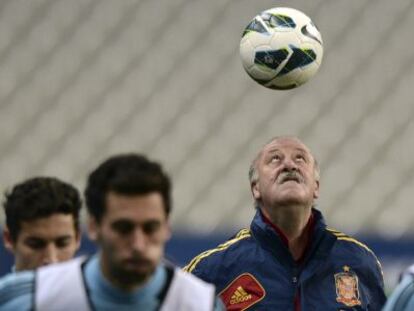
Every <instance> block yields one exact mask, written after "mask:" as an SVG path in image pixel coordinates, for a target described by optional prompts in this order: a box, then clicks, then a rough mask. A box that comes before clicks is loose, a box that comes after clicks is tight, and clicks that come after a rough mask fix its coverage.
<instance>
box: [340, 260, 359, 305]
mask: <svg viewBox="0 0 414 311" xmlns="http://www.w3.org/2000/svg"><path fill="white" fill-rule="evenodd" d="M343 269H344V272H340V273H337V274H335V286H336V301H338V302H341V303H343V304H344V305H346V306H348V307H353V306H358V305H361V300H360V299H359V287H358V277H357V275H356V274H355V273H354V272H352V271H350V268H349V267H348V266H344V267H343Z"/></svg>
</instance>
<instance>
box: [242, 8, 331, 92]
mask: <svg viewBox="0 0 414 311" xmlns="http://www.w3.org/2000/svg"><path fill="white" fill-rule="evenodd" d="M322 56H323V43H322V37H321V34H320V33H319V31H318V29H317V28H316V26H315V25H314V24H313V22H312V21H311V19H310V18H309V17H308V16H307V15H305V14H304V13H302V12H301V11H298V10H295V9H292V8H282V7H277V8H272V9H269V10H266V11H263V12H261V13H260V14H259V15H257V16H256V17H255V18H254V19H253V20H252V21H251V22H250V23H249V24H248V25H247V27H246V28H245V30H244V32H243V35H242V39H241V41H240V57H241V59H242V63H243V67H244V69H245V70H246V72H247V73H248V74H249V76H250V77H252V78H253V80H255V81H256V82H258V83H260V84H261V85H263V86H265V87H268V88H271V89H276V90H287V89H292V88H295V87H297V86H299V85H301V84H303V83H305V82H306V81H308V80H309V79H310V78H311V77H312V76H313V75H314V74H315V73H316V72H317V71H318V69H319V66H320V65H321V61H322Z"/></svg>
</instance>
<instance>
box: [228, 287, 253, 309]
mask: <svg viewBox="0 0 414 311" xmlns="http://www.w3.org/2000/svg"><path fill="white" fill-rule="evenodd" d="M250 299H252V295H251V294H248V293H246V291H245V290H244V288H243V287H241V286H239V287H237V288H236V290H235V291H234V294H233V295H232V296H231V298H230V304H231V305H234V304H236V303H241V302H245V301H248V300H250Z"/></svg>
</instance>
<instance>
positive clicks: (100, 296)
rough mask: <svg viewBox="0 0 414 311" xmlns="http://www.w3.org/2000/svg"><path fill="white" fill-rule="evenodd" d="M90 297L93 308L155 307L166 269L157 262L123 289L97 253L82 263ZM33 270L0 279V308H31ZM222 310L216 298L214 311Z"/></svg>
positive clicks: (149, 310)
mask: <svg viewBox="0 0 414 311" xmlns="http://www.w3.org/2000/svg"><path fill="white" fill-rule="evenodd" d="M84 276H85V282H86V286H87V288H88V292H89V297H90V301H91V303H92V305H93V307H94V309H95V310H96V311H109V310H121V311H126V310H133V309H135V310H146V311H155V310H157V309H158V307H159V304H160V302H159V300H158V297H157V296H158V295H159V293H160V292H161V290H162V289H163V287H164V284H165V282H166V280H167V272H166V269H165V267H164V266H163V265H159V266H158V267H157V269H156V270H155V272H154V274H153V276H152V277H151V279H150V280H149V281H148V282H147V283H146V284H145V286H143V287H140V288H139V289H137V290H135V291H133V292H130V293H126V292H123V291H121V290H120V289H118V288H116V287H114V286H113V285H112V284H111V283H110V282H109V281H108V280H107V279H105V277H104V276H103V274H102V271H101V269H100V265H99V257H98V256H97V255H95V256H93V257H92V258H91V259H90V260H89V261H88V262H87V263H86V265H85V267H84ZM34 281H35V272H34V271H25V272H19V273H11V274H8V275H7V276H5V277H3V278H1V279H0V311H16V310H19V311H31V310H32V309H33V305H32V304H33V301H34V299H33V298H34V297H33V293H34V287H35V285H34ZM221 310H224V307H223V304H222V303H221V301H220V300H219V299H216V303H215V311H221Z"/></svg>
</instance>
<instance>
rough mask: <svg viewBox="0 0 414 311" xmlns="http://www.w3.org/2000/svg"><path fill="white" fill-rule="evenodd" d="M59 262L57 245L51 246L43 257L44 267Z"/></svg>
mask: <svg viewBox="0 0 414 311" xmlns="http://www.w3.org/2000/svg"><path fill="white" fill-rule="evenodd" d="M58 261H59V257H58V249H57V247H56V246H55V245H53V244H50V245H48V246H47V247H46V249H45V252H44V256H43V265H49V264H52V263H57V262H58Z"/></svg>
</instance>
